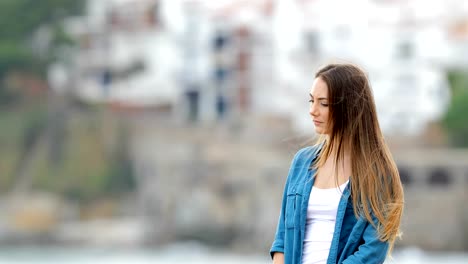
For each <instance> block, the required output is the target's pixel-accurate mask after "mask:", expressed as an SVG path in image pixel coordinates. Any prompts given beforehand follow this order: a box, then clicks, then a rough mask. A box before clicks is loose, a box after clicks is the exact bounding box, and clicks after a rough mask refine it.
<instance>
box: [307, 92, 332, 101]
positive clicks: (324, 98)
mask: <svg viewBox="0 0 468 264" xmlns="http://www.w3.org/2000/svg"><path fill="white" fill-rule="evenodd" d="M309 95H310V98H312V99H314V96H313V95H312V94H311V93H309ZM318 100H319V101H320V100H328V98H326V97H319V98H318Z"/></svg>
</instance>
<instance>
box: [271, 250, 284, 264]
mask: <svg viewBox="0 0 468 264" xmlns="http://www.w3.org/2000/svg"><path fill="white" fill-rule="evenodd" d="M273 264H284V254H283V253H281V252H275V254H274V255H273Z"/></svg>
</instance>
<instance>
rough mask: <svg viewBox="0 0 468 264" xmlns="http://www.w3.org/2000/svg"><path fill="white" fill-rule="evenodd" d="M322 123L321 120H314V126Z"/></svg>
mask: <svg viewBox="0 0 468 264" xmlns="http://www.w3.org/2000/svg"><path fill="white" fill-rule="evenodd" d="M322 123H323V122H320V121H316V120H314V125H316V126H318V125H320V124H322Z"/></svg>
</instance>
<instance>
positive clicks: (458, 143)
mask: <svg viewBox="0 0 468 264" xmlns="http://www.w3.org/2000/svg"><path fill="white" fill-rule="evenodd" d="M448 80H449V83H450V87H451V92H452V101H451V104H450V106H449V109H448V111H447V113H446V114H445V117H444V118H443V120H442V123H443V125H444V127H445V129H446V130H447V133H448V136H449V140H450V143H451V145H453V146H454V147H468V71H460V70H456V71H449V72H448Z"/></svg>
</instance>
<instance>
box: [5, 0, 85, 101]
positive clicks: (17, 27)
mask: <svg viewBox="0 0 468 264" xmlns="http://www.w3.org/2000/svg"><path fill="white" fill-rule="evenodd" d="M84 5H85V1H83V0H1V1H0V103H2V104H5V103H8V102H10V101H11V100H13V99H14V96H13V95H12V94H11V93H9V92H8V91H7V90H8V89H6V87H5V83H3V79H4V78H5V76H6V75H7V74H8V72H11V71H23V72H31V73H37V74H39V75H41V76H45V69H46V68H47V67H46V66H47V65H48V63H49V62H50V61H52V60H56V59H58V56H57V54H56V53H55V52H56V51H57V50H59V49H58V48H57V47H60V46H61V45H70V44H72V43H73V41H72V40H71V38H70V37H69V36H68V35H67V34H66V33H65V31H64V30H63V28H62V25H61V23H62V21H63V19H64V18H66V17H67V16H70V15H78V14H81V13H82V11H83V10H84ZM40 27H48V28H50V29H51V32H52V36H51V40H50V43H49V44H50V47H49V51H48V52H47V54H46V56H45V57H39V56H38V55H37V54H34V53H33V47H32V39H33V36H34V33H35V32H36V31H37V30H38V29H39V28H40Z"/></svg>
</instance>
